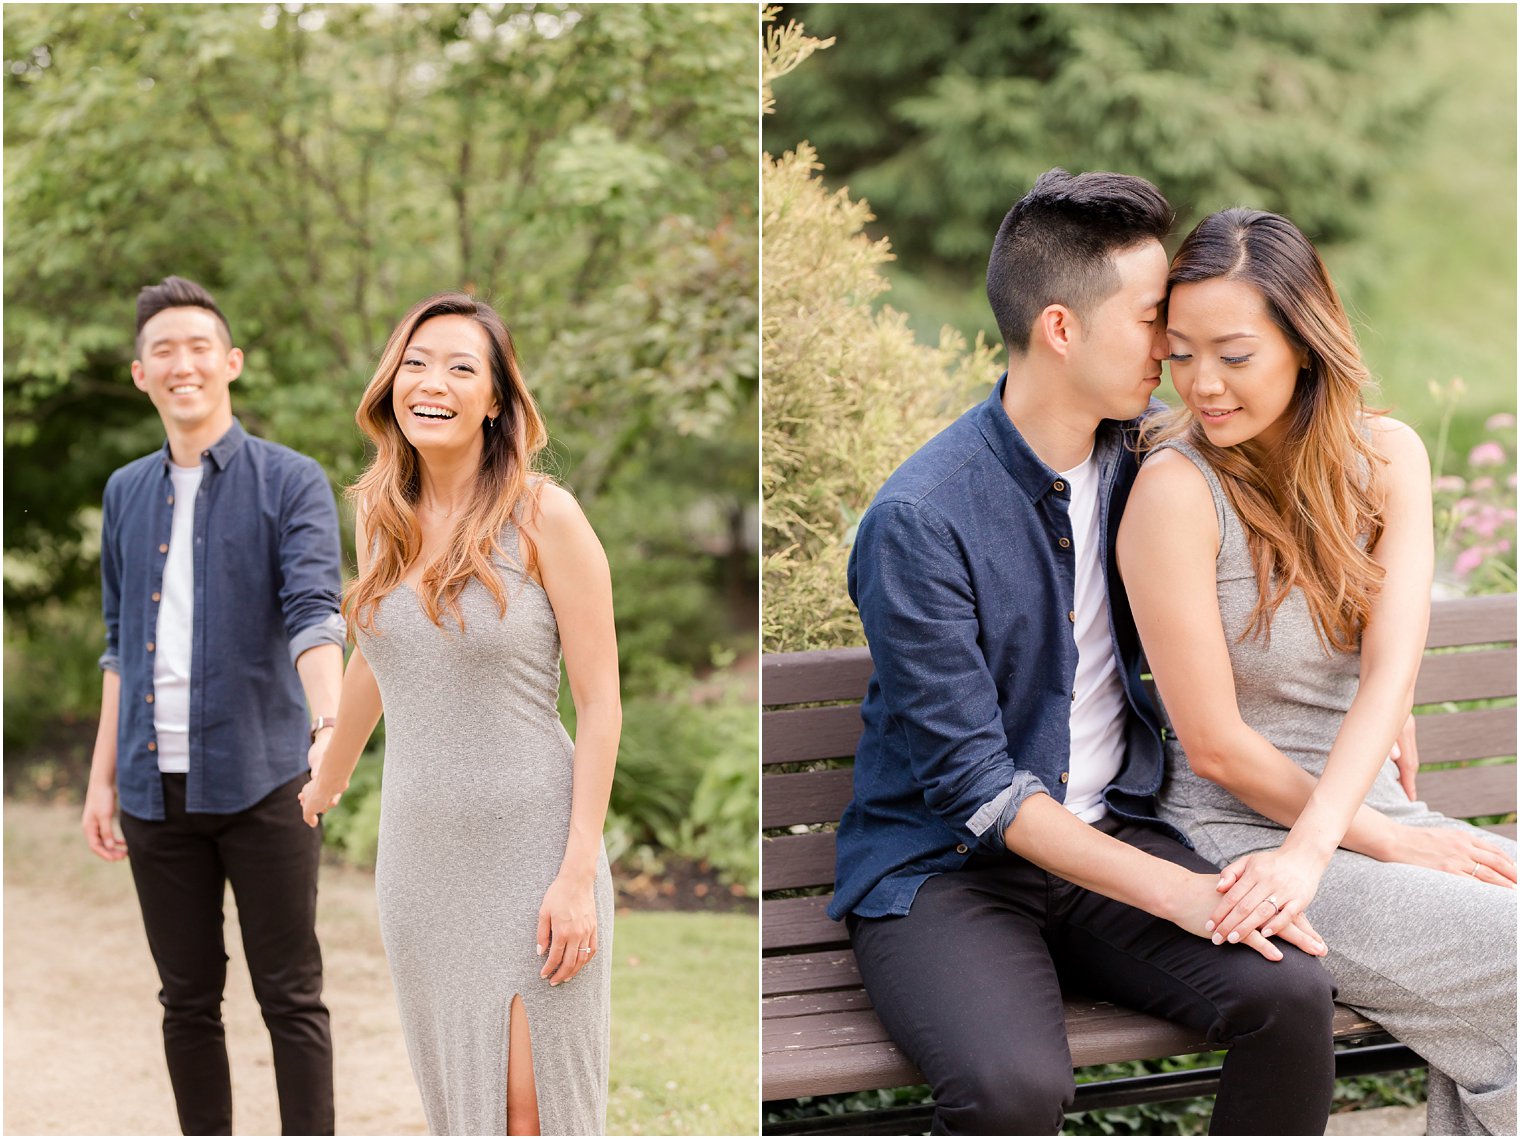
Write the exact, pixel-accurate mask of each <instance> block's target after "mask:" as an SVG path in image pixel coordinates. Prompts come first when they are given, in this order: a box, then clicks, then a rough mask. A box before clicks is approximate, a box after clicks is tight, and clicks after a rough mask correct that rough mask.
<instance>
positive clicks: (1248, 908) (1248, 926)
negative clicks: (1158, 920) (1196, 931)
mask: <svg viewBox="0 0 1520 1139" xmlns="http://www.w3.org/2000/svg"><path fill="white" fill-rule="evenodd" d="M1324 872H1325V863H1324V862H1323V861H1322V860H1320V859H1318V858H1316V857H1314V856H1313V855H1310V854H1305V853H1303V852H1301V851H1297V850H1293V849H1290V848H1288V847H1279V848H1278V849H1276V850H1259V851H1257V852H1255V853H1254V854H1247V855H1246V856H1245V857H1243V858H1237V859H1236V860H1235V861H1234V862H1232V863H1230V864H1229V865H1228V866H1226V867H1225V868H1224V869H1223V870H1221V871H1220V872H1219V884H1218V885H1217V886H1216V887H1215V889H1216V890H1217V891H1218V892H1220V893H1222V894H1224V897H1223V898H1221V899H1219V902H1218V904H1217V905H1216V906H1215V907H1214V912H1213V913H1212V914H1210V915H1209V922H1208V924H1207V925H1206V926H1205V927H1204V928H1206V929H1208V930H1209V931H1210V932H1211V933H1212V934H1213V935H1214V944H1215V945H1219V944H1221V943H1223V942H1226V941H1239V940H1240V939H1241V938H1243V937H1245V936H1246V935H1247V934H1248V933H1250V932H1251V931H1252V930H1254V929H1258V928H1259V929H1260V930H1261V933H1262V935H1263V936H1264V937H1271V936H1272V935H1273V934H1274V933H1277V932H1279V931H1281V930H1282V929H1283V928H1284V927H1285V926H1287V925H1289V924H1291V923H1293V922H1295V921H1297V920H1298V919H1299V918H1301V917H1302V916H1303V914H1304V911H1305V910H1307V909H1308V908H1309V903H1310V902H1312V901H1314V895H1315V893H1316V892H1317V891H1318V890H1319V880H1320V877H1321V875H1323V874H1324Z"/></svg>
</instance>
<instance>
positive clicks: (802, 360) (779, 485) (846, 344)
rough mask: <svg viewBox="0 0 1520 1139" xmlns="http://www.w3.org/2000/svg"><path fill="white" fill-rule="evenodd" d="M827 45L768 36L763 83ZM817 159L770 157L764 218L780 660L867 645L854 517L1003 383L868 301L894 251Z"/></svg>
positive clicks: (771, 604) (765, 442) (771, 518)
mask: <svg viewBox="0 0 1520 1139" xmlns="http://www.w3.org/2000/svg"><path fill="white" fill-rule="evenodd" d="M817 46H820V45H818V43H817V41H812V40H809V38H808V37H806V36H804V35H803V34H802V32H801V29H800V28H798V27H796V26H795V25H790V26H788V27H787V28H786V29H782V30H781V31H773V32H772V33H771V36H770V38H769V44H768V55H767V64H766V72H767V76H768V78H774V77H775V76H777V75H779V74H782V73H783V71H784V70H785V69H787V68H789V67H792V66H795V65H796V64H797V63H798V62H799V61H800V60H801V59H803V58H806V56H807V54H808V53H809V51H810V50H811V49H812V48H816V47H817ZM821 170H822V165H821V164H820V163H819V161H818V158H817V155H816V154H815V153H814V151H813V148H812V147H811V146H809V145H808V144H806V143H802V144H800V145H799V146H798V147H797V149H796V150H795V151H791V152H788V153H787V154H784V155H782V156H781V157H780V158H779V159H773V158H771V157H770V156H769V155H767V156H765V158H764V160H763V164H762V173H761V208H762V210H763V211H764V217H765V274H764V277H763V280H762V282H761V289H762V296H763V303H762V306H761V311H762V313H763V321H762V326H761V353H762V360H763V365H762V366H763V370H764V373H765V385H764V389H763V392H762V399H763V413H762V445H761V454H762V465H761V493H762V496H763V499H764V502H765V513H764V522H763V531H762V532H763V541H762V548H763V550H764V557H763V560H762V567H761V571H762V575H763V579H764V582H765V605H764V607H763V612H762V617H761V638H762V643H763V644H764V645H765V648H766V649H767V650H768V651H771V652H785V651H794V650H798V649H815V648H831V647H836V646H840V645H851V644H860V643H861V642H862V636H861V631H860V623H859V621H858V620H857V618H856V616H855V610H854V607H853V606H852V605H851V604H850V600H849V597H848V596H846V594H845V585H844V582H845V563H846V561H847V559H848V555H849V545H850V540H851V538H852V537H853V533H854V525H855V522H856V520H857V519H858V518H859V517H860V515H861V514H862V513H863V512H864V511H865V508H866V507H867V506H868V505H870V502H871V499H872V497H873V496H874V495H875V494H876V491H877V489H878V488H879V487H880V486H881V484H882V483H883V482H884V481H886V478H887V476H888V475H889V474H891V473H892V471H893V470H894V469H895V468H896V467H897V465H898V464H899V463H901V462H902V461H903V460H904V459H905V458H907V457H908V455H909V454H911V453H912V452H913V450H914V449H915V448H917V447H918V446H920V445H921V444H922V443H924V442H925V441H926V440H928V439H929V438H930V437H931V436H932V435H934V434H935V433H936V432H937V431H939V430H940V429H941V428H943V427H944V426H946V425H947V424H948V423H949V422H950V421H951V420H952V419H953V418H954V417H955V416H957V415H959V414H960V413H961V412H962V411H963V410H965V408H966V406H967V405H968V404H969V403H970V402H971V401H972V400H973V399H974V398H975V396H976V393H977V392H978V391H979V390H985V388H986V386H987V385H988V384H990V382H991V381H992V380H993V379H994V378H995V377H996V375H997V368H996V356H995V353H994V352H993V350H992V349H991V348H989V347H988V346H987V345H985V344H983V343H982V342H981V341H980V340H978V342H977V344H976V345H975V347H974V348H971V349H969V350H968V348H967V345H966V342H965V340H964V338H963V337H961V336H960V334H959V333H956V332H952V331H951V330H949V329H946V330H945V331H944V333H943V334H942V336H941V337H940V341H939V344H938V346H937V347H933V348H930V347H927V346H925V345H922V344H919V343H918V342H917V341H916V340H915V339H914V336H913V332H912V330H911V329H910V328H909V327H908V323H907V319H906V318H905V317H904V316H902V315H901V314H899V313H897V312H894V311H893V310H892V309H890V308H882V309H880V310H879V311H878V310H876V309H874V308H873V304H872V302H873V300H874V298H876V297H877V296H879V295H880V294H882V293H883V292H885V291H886V290H887V288H888V287H889V286H888V284H887V280H886V278H885V277H884V276H883V275H882V273H881V266H882V265H883V264H884V263H885V262H887V261H889V260H891V259H892V254H891V252H890V247H889V245H888V243H887V241H886V240H885V239H882V240H879V241H872V240H870V239H869V238H868V237H867V236H866V235H865V233H864V229H865V225H866V223H867V222H868V221H870V220H871V213H870V210H869V207H868V206H867V205H866V203H864V202H860V201H852V200H851V199H850V197H849V195H848V194H847V193H846V192H845V191H843V190H841V191H839V192H837V193H830V192H829V191H828V190H827V189H826V188H825V187H824V184H823V180H822V179H821V177H820V176H819V173H820V171H821Z"/></svg>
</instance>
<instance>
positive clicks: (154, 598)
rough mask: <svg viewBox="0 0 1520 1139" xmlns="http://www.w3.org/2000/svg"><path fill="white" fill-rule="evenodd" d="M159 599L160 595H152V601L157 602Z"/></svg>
mask: <svg viewBox="0 0 1520 1139" xmlns="http://www.w3.org/2000/svg"><path fill="white" fill-rule="evenodd" d="M159 597H160V594H157V593H155V594H154V595H153V597H152V600H154V601H157V600H158V599H159Z"/></svg>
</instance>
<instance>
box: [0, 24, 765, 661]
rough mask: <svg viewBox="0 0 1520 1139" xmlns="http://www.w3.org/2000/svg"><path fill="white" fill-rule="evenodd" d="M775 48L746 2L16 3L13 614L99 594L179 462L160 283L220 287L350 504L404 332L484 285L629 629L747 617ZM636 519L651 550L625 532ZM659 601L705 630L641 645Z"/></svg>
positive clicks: (694, 641)
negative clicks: (151, 285)
mask: <svg viewBox="0 0 1520 1139" xmlns="http://www.w3.org/2000/svg"><path fill="white" fill-rule="evenodd" d="M752 29H753V24H752V17H751V16H750V14H749V13H747V12H745V11H743V10H741V9H736V8H732V7H727V6H723V5H706V6H690V7H688V6H680V5H670V6H660V5H633V6H598V5H590V6H577V5H554V6H544V5H534V4H523V5H419V6H385V7H369V6H364V5H305V6H302V5H268V6H262V7H260V6H242V5H211V6H200V5H186V6H177V5H150V6H135V7H125V6H98V7H95V6H45V7H44V6H30V5H16V6H11V7H9V8H7V10H6V12H5V43H4V54H5V59H6V102H5V120H6V158H7V185H6V264H7V267H8V269H9V270H10V271H9V272H8V274H7V277H6V282H7V283H6V315H7V320H6V322H5V348H6V352H5V411H6V444H7V453H6V473H7V476H9V477H8V478H7V482H6V491H5V522H6V535H5V542H6V550H7V553H8V555H20V558H21V562H23V563H24V564H25V566H26V572H23V573H19V574H16V575H12V574H9V573H8V574H7V579H6V608H7V612H8V614H10V615H11V616H13V617H14V616H19V617H21V618H23V619H25V618H26V617H28V615H30V614H31V613H32V612H34V611H36V610H37V609H38V607H39V606H40V605H42V603H43V602H44V601H45V600H47V599H50V598H60V597H64V598H66V597H68V596H71V595H74V594H77V593H79V592H80V591H88V589H89V588H90V583H91V582H92V580H93V575H94V564H95V562H94V553H93V549H92V545H91V542H92V538H91V535H92V532H93V528H94V525H95V520H94V518H93V516H92V515H91V514H90V512H89V509H88V508H89V507H91V506H92V505H93V504H95V503H97V502H98V501H99V493H100V488H101V487H102V486H103V484H104V481H105V477H106V475H107V474H108V473H109V471H110V470H111V469H112V468H114V467H115V466H117V465H119V464H120V463H121V462H123V461H124V460H126V459H128V458H130V457H132V456H134V455H137V454H141V453H143V452H144V451H146V450H148V449H151V447H152V446H154V445H155V444H156V442H157V440H158V437H159V433H158V428H157V424H156V423H155V422H154V421H153V417H152V415H151V413H150V412H149V410H148V408H147V406H146V404H145V402H144V401H143V400H142V399H141V397H140V396H139V394H138V393H137V392H135V391H134V390H133V389H132V387H131V386H130V384H129V382H128V381H127V363H128V361H129V360H130V359H131V343H130V329H131V325H132V306H133V300H134V298H135V294H136V291H137V289H138V288H139V287H140V286H141V285H143V284H145V283H147V282H150V281H154V280H157V279H159V278H160V277H162V276H164V275H165V274H167V273H170V272H175V273H181V274H184V275H187V276H192V277H195V278H197V279H200V280H201V281H203V282H204V283H206V284H207V285H208V286H209V287H210V288H211V289H212V290H213V291H214V292H215V293H216V294H217V296H218V299H219V300H220V301H221V303H222V305H223V307H224V309H225V310H226V311H227V313H228V314H229V316H230V318H231V320H232V324H233V329H234V333H235V335H236V337H237V339H238V341H239V343H240V344H241V345H242V346H243V347H244V348H245V349H246V350H247V353H248V367H247V370H246V373H245V375H244V377H243V379H242V380H241V381H240V382H239V384H238V388H237V390H236V394H235V398H236V403H237V407H238V410H239V413H240V415H241V416H242V417H243V419H244V421H245V422H246V423H248V424H249V425H250V426H251V427H252V428H253V429H254V430H255V431H257V432H258V433H260V434H263V435H266V436H268V437H271V438H275V439H278V440H280V441H281V442H285V443H288V444H290V445H291V446H294V447H296V448H298V449H300V450H303V451H305V452H307V453H309V454H311V455H313V456H314V457H316V458H317V459H319V460H320V461H321V462H322V463H323V464H324V465H325V466H326V467H327V469H328V470H329V471H330V472H331V474H332V477H333V479H334V481H335V483H337V484H339V485H342V484H346V483H348V482H350V481H351V480H352V478H353V477H354V475H355V474H356V473H357V471H358V469H359V467H360V466H361V464H362V462H363V451H362V447H361V444H360V439H359V436H358V433H357V430H356V429H355V427H354V425H353V419H352V414H353V408H354V407H355V406H356V404H357V401H358V396H359V393H360V391H361V390H362V389H363V386H364V384H365V383H366V382H367V380H368V378H369V373H370V370H371V368H372V366H373V364H374V361H375V359H376V356H377V354H378V350H379V347H380V345H381V343H382V342H383V340H384V337H385V335H386V334H387V333H388V331H389V329H390V327H391V325H392V324H393V322H394V321H395V319H396V318H397V317H399V315H400V314H401V313H402V312H403V311H404V310H405V309H406V308H407V307H408V306H409V305H410V304H411V303H412V302H413V301H414V300H416V299H417V298H418V297H420V296H423V295H426V294H427V293H429V292H433V291H437V290H439V289H442V288H450V287H459V286H463V287H466V288H470V289H473V290H475V291H477V292H478V293H479V294H481V295H483V296H485V297H487V298H488V299H490V300H491V301H492V302H493V303H494V304H496V306H497V307H498V308H499V309H500V310H501V311H502V312H503V314H504V315H505V316H506V318H507V321H508V323H509V324H510V325H511V326H512V327H513V329H514V333H515V335H516V338H517V341H518V347H519V351H520V354H521V356H522V358H523V360H524V365H525V370H526V371H527V374H528V376H529V380H530V385H531V386H532V387H533V388H534V390H535V393H536V394H537V395H538V397H539V399H540V401H541V403H542V404H543V406H544V409H545V412H546V415H547V417H548V420H549V424H550V429H551V432H552V433H553V435H554V443H555V448H554V464H553V465H554V468H555V470H556V473H558V474H559V475H560V476H561V477H562V478H563V479H564V480H565V481H566V482H567V484H568V485H569V486H570V487H571V488H572V489H573V490H575V491H576V492H577V494H578V495H579V496H580V497H581V499H582V502H583V504H584V505H585V507H586V509H587V512H588V514H589V515H590V516H591V518H592V521H593V523H594V524H596V525H597V526H598V527H599V529H601V531H602V532H603V533H604V534H606V535H607V536H608V538H609V540H608V546H609V554H610V556H611V557H612V559H613V562H614V568H615V570H617V571H618V572H619V576H620V579H621V580H620V584H621V585H623V586H624V587H625V589H624V595H625V596H628V597H630V598H632V599H633V602H632V603H631V604H630V606H629V607H628V608H627V609H626V610H623V611H620V627H621V630H622V632H623V634H624V638H625V640H626V641H627V643H628V644H629V645H631V646H635V647H638V648H639V649H641V651H645V652H653V653H655V655H657V656H660V657H664V658H668V659H671V660H673V661H675V662H677V663H679V664H680V665H681V666H682V667H685V668H691V667H695V666H700V665H702V664H705V663H706V662H707V661H708V659H709V658H710V656H711V646H712V644H713V643H714V642H721V641H725V640H727V639H730V638H731V637H732V636H733V633H732V632H731V630H735V629H742V628H744V627H745V626H747V625H748V624H749V621H748V620H745V621H743V622H740V623H738V625H737V626H736V625H735V624H733V623H731V622H727V621H725V620H724V619H723V617H724V614H725V612H726V610H725V607H724V606H722V605H714V604H711V603H707V602H704V601H703V600H702V598H703V596H704V595H716V596H718V597H719V598H722V597H723V596H724V592H723V591H724V590H725V589H727V590H729V591H730V592H731V593H733V594H735V595H737V594H740V593H743V592H744V591H745V589H746V588H747V589H748V590H749V593H750V596H751V599H752V597H753V589H754V582H755V575H756V570H755V560H754V543H753V541H750V542H748V543H744V542H739V543H735V542H733V541H731V540H730V539H731V537H732V535H733V534H734V533H736V532H739V531H742V530H743V519H744V517H745V504H746V501H752V500H753V486H754V474H753V472H754V462H755V452H754V444H753V435H754V428H753V424H754V414H755V399H756V387H757V376H756V367H755V356H756V351H755V328H754V324H755V311H754V301H753V296H754V282H755V279H756V268H755V266H756V263H757V260H758V249H757V235H756V220H755V216H754V162H755V158H756V154H755V144H754V131H753V126H752V124H753V121H754V119H753V116H754V105H755V94H756V93H755V84H754V78H753V69H752V65H751V60H752V56H751V55H750V51H751V44H752V38H751V37H752ZM695 472H702V477H700V478H698V477H694V473H695ZM630 500H636V501H638V502H639V503H641V504H642V507H643V518H644V521H645V522H646V523H647V524H648V527H649V531H650V534H651V535H653V536H654V537H655V539H656V540H654V541H653V542H646V541H644V537H645V536H644V535H640V534H638V533H635V532H634V529H633V527H632V526H630V525H626V524H625V523H624V521H623V519H622V518H621V517H615V516H614V515H613V514H612V512H611V510H613V509H615V510H618V511H622V510H624V509H625V507H626V505H627V503H628V502H629V501H630ZM609 508H611V509H609ZM704 563H705V564H704ZM693 598H695V600H694V599H693ZM662 605H663V606H664V607H666V608H669V609H671V610H673V611H680V612H681V613H682V614H683V617H682V619H681V620H680V621H678V622H676V623H675V625H674V626H672V627H669V628H666V629H665V632H666V633H669V634H670V635H668V636H667V635H665V633H662V634H661V635H660V636H657V637H647V636H641V633H640V629H639V624H640V621H642V620H643V619H644V618H647V617H650V616H651V615H652V613H653V612H654V611H656V610H658V609H659V608H660V607H661V606H662ZM624 663H625V667H627V668H628V671H629V672H630V674H631V677H632V678H633V682H634V683H637V682H638V676H639V675H640V674H641V672H643V671H645V670H643V669H641V668H640V667H639V665H638V663H637V661H636V659H635V658H634V657H633V656H631V655H629V654H628V653H626V652H625V657H624Z"/></svg>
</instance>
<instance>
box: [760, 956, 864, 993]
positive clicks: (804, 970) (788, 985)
mask: <svg viewBox="0 0 1520 1139" xmlns="http://www.w3.org/2000/svg"><path fill="white" fill-rule="evenodd" d="M861 984H862V981H861V979H860V970H859V969H857V968H856V967H855V952H854V950H851V949H831V950H829V951H827V952H818V953H792V954H788V955H787V956H784V957H762V958H761V959H760V995H761V996H762V997H778V996H781V995H783V994H785V993H817V992H822V991H823V990H825V989H858V988H860V986H861Z"/></svg>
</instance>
